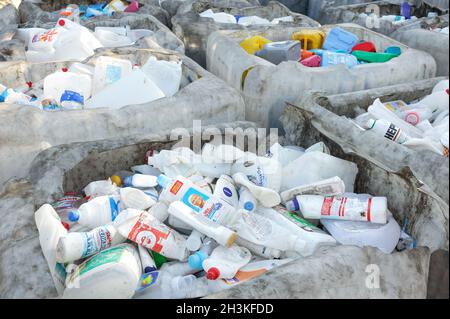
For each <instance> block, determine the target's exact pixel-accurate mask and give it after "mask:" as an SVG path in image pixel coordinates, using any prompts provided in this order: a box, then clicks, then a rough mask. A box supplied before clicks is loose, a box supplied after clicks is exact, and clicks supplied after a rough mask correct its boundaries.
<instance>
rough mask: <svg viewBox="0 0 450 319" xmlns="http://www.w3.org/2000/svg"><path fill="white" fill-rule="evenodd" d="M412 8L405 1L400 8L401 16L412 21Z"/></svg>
mask: <svg viewBox="0 0 450 319" xmlns="http://www.w3.org/2000/svg"><path fill="white" fill-rule="evenodd" d="M411 11H412V7H411V5H410V4H409V2H408V1H403V3H402V4H401V6H400V14H401V15H402V16H403V17H405V19H411Z"/></svg>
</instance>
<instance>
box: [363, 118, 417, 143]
mask: <svg viewBox="0 0 450 319" xmlns="http://www.w3.org/2000/svg"><path fill="white" fill-rule="evenodd" d="M366 129H367V130H370V131H373V132H375V133H376V134H377V135H379V136H382V137H384V138H387V139H388V140H391V141H393V142H396V143H398V144H403V143H405V142H406V141H408V140H409V139H410V137H409V136H408V135H406V134H405V133H403V131H402V130H401V129H400V128H399V127H397V126H395V125H394V124H392V123H390V122H388V121H386V120H374V119H369V120H368V121H367V124H366Z"/></svg>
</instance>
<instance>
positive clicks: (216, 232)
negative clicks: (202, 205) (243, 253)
mask: <svg viewBox="0 0 450 319" xmlns="http://www.w3.org/2000/svg"><path fill="white" fill-rule="evenodd" d="M169 214H172V215H173V216H175V217H177V218H178V219H180V220H182V221H183V222H184V223H186V224H188V225H189V226H191V227H192V228H194V229H195V230H197V231H198V232H200V233H202V234H205V235H206V236H208V237H210V238H212V239H214V240H215V241H216V242H217V243H218V244H219V245H223V246H227V247H230V246H231V245H232V244H233V243H234V241H235V240H236V233H235V232H234V231H231V230H230V229H228V228H226V227H224V226H222V225H219V224H217V223H215V222H212V221H211V220H210V219H208V218H205V217H203V216H201V215H199V214H198V213H196V212H195V211H194V210H192V209H191V208H190V207H189V206H187V205H185V204H183V203H182V202H179V201H175V202H173V203H172V204H170V206H169Z"/></svg>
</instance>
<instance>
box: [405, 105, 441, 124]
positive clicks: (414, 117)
mask: <svg viewBox="0 0 450 319" xmlns="http://www.w3.org/2000/svg"><path fill="white" fill-rule="evenodd" d="M399 116H400V117H401V118H402V119H403V120H404V121H405V122H407V123H409V124H411V125H414V126H416V125H417V124H419V123H420V122H422V121H426V120H429V119H430V118H431V117H432V116H433V112H431V110H430V109H428V108H413V109H409V110H407V111H403V112H401V113H400V114H399Z"/></svg>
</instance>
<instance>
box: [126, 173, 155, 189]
mask: <svg viewBox="0 0 450 319" xmlns="http://www.w3.org/2000/svg"><path fill="white" fill-rule="evenodd" d="M123 186H128V187H140V188H145V187H155V186H158V183H157V177H156V176H153V175H144V174H134V175H131V176H127V177H125V178H124V179H123Z"/></svg>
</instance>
